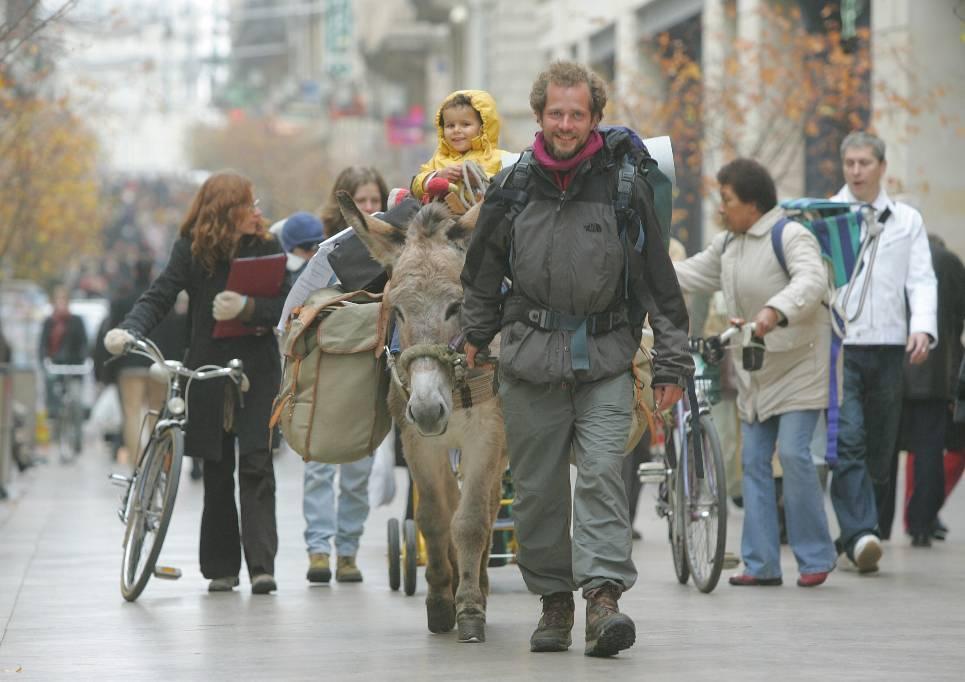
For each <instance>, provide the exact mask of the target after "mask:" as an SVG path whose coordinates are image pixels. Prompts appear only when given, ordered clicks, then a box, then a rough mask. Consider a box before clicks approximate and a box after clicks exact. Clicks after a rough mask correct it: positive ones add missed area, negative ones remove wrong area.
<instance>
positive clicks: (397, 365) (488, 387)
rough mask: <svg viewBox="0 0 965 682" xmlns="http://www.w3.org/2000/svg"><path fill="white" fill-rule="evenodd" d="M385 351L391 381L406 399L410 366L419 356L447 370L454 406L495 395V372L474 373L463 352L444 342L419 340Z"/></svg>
mask: <svg viewBox="0 0 965 682" xmlns="http://www.w3.org/2000/svg"><path fill="white" fill-rule="evenodd" d="M385 354H386V359H387V364H388V366H389V372H390V373H391V375H392V382H393V383H394V384H395V385H396V386H397V387H398V388H399V390H400V391H402V395H404V396H405V399H406V401H408V400H409V398H410V397H411V388H410V386H409V367H410V366H411V365H412V363H413V362H415V361H416V360H419V359H422V358H428V359H430V360H435V361H436V362H437V363H438V364H439V365H441V366H442V368H443V369H444V370H445V371H446V373H447V374H448V377H449V382H450V383H451V384H452V404H453V407H454V408H455V409H465V408H469V407H472V406H473V405H478V404H479V403H483V402H486V401H487V400H489V399H491V398H493V397H494V396H495V395H496V389H495V372H493V371H491V370H489V371H483V372H481V373H479V374H475V373H473V372H472V370H470V369H469V366H468V365H467V364H466V355H465V354H464V353H460V352H459V351H456V350H453V349H452V348H450V347H449V346H448V345H447V344H444V343H418V344H416V345H414V346H411V347H409V348H406V349H405V350H404V351H402V352H401V353H399V355H398V357H396V356H394V355H393V354H392V352H391V351H390V350H389V347H388V346H386V347H385Z"/></svg>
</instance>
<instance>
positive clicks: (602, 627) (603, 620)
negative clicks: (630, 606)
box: [583, 583, 637, 656]
mask: <svg viewBox="0 0 965 682" xmlns="http://www.w3.org/2000/svg"><path fill="white" fill-rule="evenodd" d="M621 594H623V588H622V587H620V586H619V585H617V584H616V583H603V584H602V585H600V586H599V587H596V588H593V589H592V590H586V591H585V592H584V593H583V597H584V598H585V599H586V649H585V650H584V652H583V653H585V654H586V655H587V656H614V655H615V654H616V653H617V652H619V651H622V650H624V649H629V648H630V647H631V646H633V642H634V640H635V639H636V638H637V629H636V627H635V626H634V624H633V621H632V620H630V616H628V615H626V614H625V613H620V608H619V607H618V606H617V600H619V599H620V595H621Z"/></svg>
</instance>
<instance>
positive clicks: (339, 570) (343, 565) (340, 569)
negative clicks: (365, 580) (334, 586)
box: [335, 556, 362, 583]
mask: <svg viewBox="0 0 965 682" xmlns="http://www.w3.org/2000/svg"><path fill="white" fill-rule="evenodd" d="M335 579H336V580H337V581H338V582H340V583H360V582H362V571H360V570H359V567H358V566H356V565H355V557H354V556H340V557H339V558H338V564H337V565H336V566H335Z"/></svg>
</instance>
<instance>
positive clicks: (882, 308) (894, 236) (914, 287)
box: [831, 132, 938, 573]
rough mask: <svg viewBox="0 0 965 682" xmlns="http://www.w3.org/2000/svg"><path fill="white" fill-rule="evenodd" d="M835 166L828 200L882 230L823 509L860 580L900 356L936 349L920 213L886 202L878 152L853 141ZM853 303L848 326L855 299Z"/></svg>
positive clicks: (872, 564)
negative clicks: (839, 168)
mask: <svg viewBox="0 0 965 682" xmlns="http://www.w3.org/2000/svg"><path fill="white" fill-rule="evenodd" d="M841 160H842V162H843V165H844V177H845V181H846V182H847V186H845V187H843V188H842V189H841V191H840V192H838V193H837V194H836V195H835V196H834V197H833V199H835V200H837V201H848V202H853V203H855V205H856V207H857V206H858V205H862V204H871V205H872V206H873V207H874V208H875V216H876V220H877V221H878V223H879V225H880V227H881V228H882V231H881V234H880V235H879V236H878V239H879V240H880V242H879V244H878V252H877V257H876V259H875V262H874V266H873V268H869V264H868V263H867V262H865V264H864V269H863V271H862V273H861V274H860V275H859V279H858V281H857V283H856V291H861V288H862V286H863V285H864V281H863V280H864V278H865V277H867V276H868V270H869V269H870V270H871V275H870V277H871V281H870V283H869V284H870V290H869V292H868V296H867V299H866V301H865V303H864V307H863V308H862V310H861V314H860V315H859V316H858V317H857V319H855V320H853V321H852V322H851V323H850V324H849V325H848V330H847V336H846V337H845V341H844V344H845V345H844V392H843V393H844V397H843V402H842V405H841V414H840V419H839V432H838V457H839V462H838V464H837V466H836V467H835V469H834V476H833V478H832V482H831V502H832V503H833V505H834V511H835V513H836V515H837V517H838V526H839V527H840V529H841V535H840V537H839V538H838V549H839V550H840V551H843V552H845V553H846V554H847V555H848V557H849V558H850V559H851V560H852V561H854V563H855V564H857V566H858V570H859V571H860V572H861V573H873V572H874V571H877V570H878V561H879V559H880V558H881V554H882V550H881V542H880V537H881V530H880V524H879V516H878V509H879V507H880V506H881V504H882V501H883V500H885V498H886V497H887V496H888V491H889V490H890V489H891V487H892V485H893V483H892V481H891V476H892V473H891V456H892V453H893V450H894V446H895V441H896V439H897V435H898V422H899V419H900V416H901V399H902V392H901V384H902V366H903V363H904V356H905V353H908V355H909V360H910V362H911V363H912V364H918V363H920V362H923V361H924V360H925V358H926V357H927V356H928V350H929V347H931V346H932V345H933V344H934V343H935V341H936V340H937V338H938V329H937V327H938V321H937V308H938V302H937V297H938V293H937V282H936V279H935V273H934V270H933V269H932V263H931V253H930V251H929V247H928V237H927V235H926V234H925V226H924V223H923V221H922V218H921V214H920V213H918V211H916V210H915V209H913V208H912V207H911V206H908V205H907V204H903V203H901V202H897V201H894V200H893V199H891V198H890V197H889V196H888V193H887V192H886V191H885V189H884V188H883V187H882V182H881V180H882V177H883V176H884V174H885V170H886V168H887V162H886V161H885V143H884V142H883V141H882V140H881V139H880V138H878V137H877V136H875V135H872V134H870V133H866V132H853V133H851V134H850V135H848V136H847V137H846V138H845V139H844V142H842V143H841ZM852 298H853V299H855V300H853V301H849V302H848V310H847V312H848V317H849V318H851V317H853V316H854V314H855V312H857V305H858V302H857V299H858V298H859V297H858V296H854V297H852ZM906 301H907V303H906Z"/></svg>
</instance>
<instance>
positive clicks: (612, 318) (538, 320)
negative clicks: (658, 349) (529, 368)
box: [503, 296, 629, 370]
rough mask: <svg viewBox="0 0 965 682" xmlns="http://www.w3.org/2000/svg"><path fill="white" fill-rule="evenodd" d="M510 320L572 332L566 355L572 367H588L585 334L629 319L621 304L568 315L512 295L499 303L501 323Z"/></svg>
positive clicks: (595, 333) (600, 331) (602, 331)
mask: <svg viewBox="0 0 965 682" xmlns="http://www.w3.org/2000/svg"><path fill="white" fill-rule="evenodd" d="M510 322H523V323H525V324H528V325H529V326H530V327H535V328H536V329H542V330H543V331H560V330H563V331H569V332H573V336H572V338H571V342H570V357H571V359H572V363H573V369H574V370H577V369H583V370H588V369H590V355H589V351H588V349H587V340H586V337H587V335H588V334H589V335H590V336H599V335H600V334H606V333H608V332H611V331H613V330H614V329H618V328H620V327H622V326H624V325H626V324H628V323H629V318H628V317H627V311H626V309H625V308H620V309H619V310H608V311H606V312H602V313H593V314H592V315H585V316H583V315H571V314H569V313H561V312H559V311H558V310H549V309H547V308H542V307H540V306H538V305H536V304H535V303H533V302H532V301H530V300H529V299H527V298H523V297H522V296H512V297H510V298H508V299H507V300H506V302H505V303H504V304H503V326H505V325H507V324H509V323H510Z"/></svg>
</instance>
